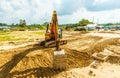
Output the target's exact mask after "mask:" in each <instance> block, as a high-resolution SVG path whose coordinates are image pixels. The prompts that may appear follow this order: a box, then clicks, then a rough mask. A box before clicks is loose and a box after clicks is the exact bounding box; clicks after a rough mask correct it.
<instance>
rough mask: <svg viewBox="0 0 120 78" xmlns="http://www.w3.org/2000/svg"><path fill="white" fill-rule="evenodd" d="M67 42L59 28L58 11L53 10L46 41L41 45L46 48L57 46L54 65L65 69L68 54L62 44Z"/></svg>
mask: <svg viewBox="0 0 120 78" xmlns="http://www.w3.org/2000/svg"><path fill="white" fill-rule="evenodd" d="M64 44H67V40H63V39H62V29H59V28H58V19H57V12H56V11H53V15H52V20H51V22H50V24H47V25H46V33H45V41H42V42H41V44H40V45H41V46H44V47H46V48H51V47H56V49H55V51H54V52H53V67H54V68H55V69H63V68H65V66H66V54H65V51H64V50H63V49H61V48H60V45H64Z"/></svg>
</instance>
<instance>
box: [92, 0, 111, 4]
mask: <svg viewBox="0 0 120 78" xmlns="http://www.w3.org/2000/svg"><path fill="white" fill-rule="evenodd" d="M108 1H109V0H94V2H93V5H99V4H103V3H106V2H108Z"/></svg>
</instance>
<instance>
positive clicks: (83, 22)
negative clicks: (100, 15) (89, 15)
mask: <svg viewBox="0 0 120 78" xmlns="http://www.w3.org/2000/svg"><path fill="white" fill-rule="evenodd" d="M88 24H93V22H90V21H89V20H87V19H82V20H81V21H79V22H78V24H77V25H80V26H86V25H88Z"/></svg>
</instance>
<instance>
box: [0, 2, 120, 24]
mask: <svg viewBox="0 0 120 78" xmlns="http://www.w3.org/2000/svg"><path fill="white" fill-rule="evenodd" d="M54 10H56V11H57V14H58V22H59V24H67V23H77V22H78V21H80V20H81V19H83V18H84V19H88V20H89V21H92V22H95V23H119V22H120V0H0V22H2V23H8V24H12V23H14V24H17V23H19V20H20V19H25V20H26V22H27V24H35V23H36V24H43V23H44V22H46V21H47V22H50V21H51V17H52V12H53V11H54Z"/></svg>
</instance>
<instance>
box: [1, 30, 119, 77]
mask: <svg viewBox="0 0 120 78" xmlns="http://www.w3.org/2000/svg"><path fill="white" fill-rule="evenodd" d="M115 33H116V32H115ZM115 33H114V35H113V34H111V33H105V34H104V33H101V32H95V33H94V32H92V33H86V34H85V33H81V32H64V36H63V39H67V40H68V44H67V45H63V46H61V47H62V48H63V49H64V50H65V52H66V55H67V58H66V60H67V62H66V63H67V66H66V70H55V69H54V67H53V52H54V50H55V48H44V47H42V46H40V45H39V42H40V41H42V39H43V38H44V37H41V39H37V40H36V39H32V40H31V41H26V42H20V43H19V42H15V44H13V43H12V44H8V43H7V44H6V43H5V44H4V45H1V48H0V49H1V51H0V61H1V63H0V78H103V77H105V78H119V77H120V75H119V74H118V73H119V69H118V68H120V66H119V65H118V64H116V63H114V64H111V63H113V61H114V59H112V61H111V62H110V63H101V64H100V65H99V66H98V68H97V69H94V68H91V67H90V66H89V65H90V64H91V63H92V62H93V60H92V58H91V55H92V54H93V53H95V52H102V51H103V50H104V49H109V50H110V51H113V52H115V53H117V54H118V53H119V51H120V49H119V46H120V39H119V36H118V32H117V33H116V34H115ZM99 34H100V35H99ZM104 35H105V36H104ZM106 35H107V36H106ZM17 43H18V44H17ZM23 43H24V44H23ZM34 44H35V45H34ZM8 45H9V47H8V48H3V47H5V46H6V47H7V46H8ZM10 45H11V46H12V47H10ZM18 47H19V48H18ZM117 60H119V58H117ZM115 64H116V65H115ZM91 71H92V73H91Z"/></svg>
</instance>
